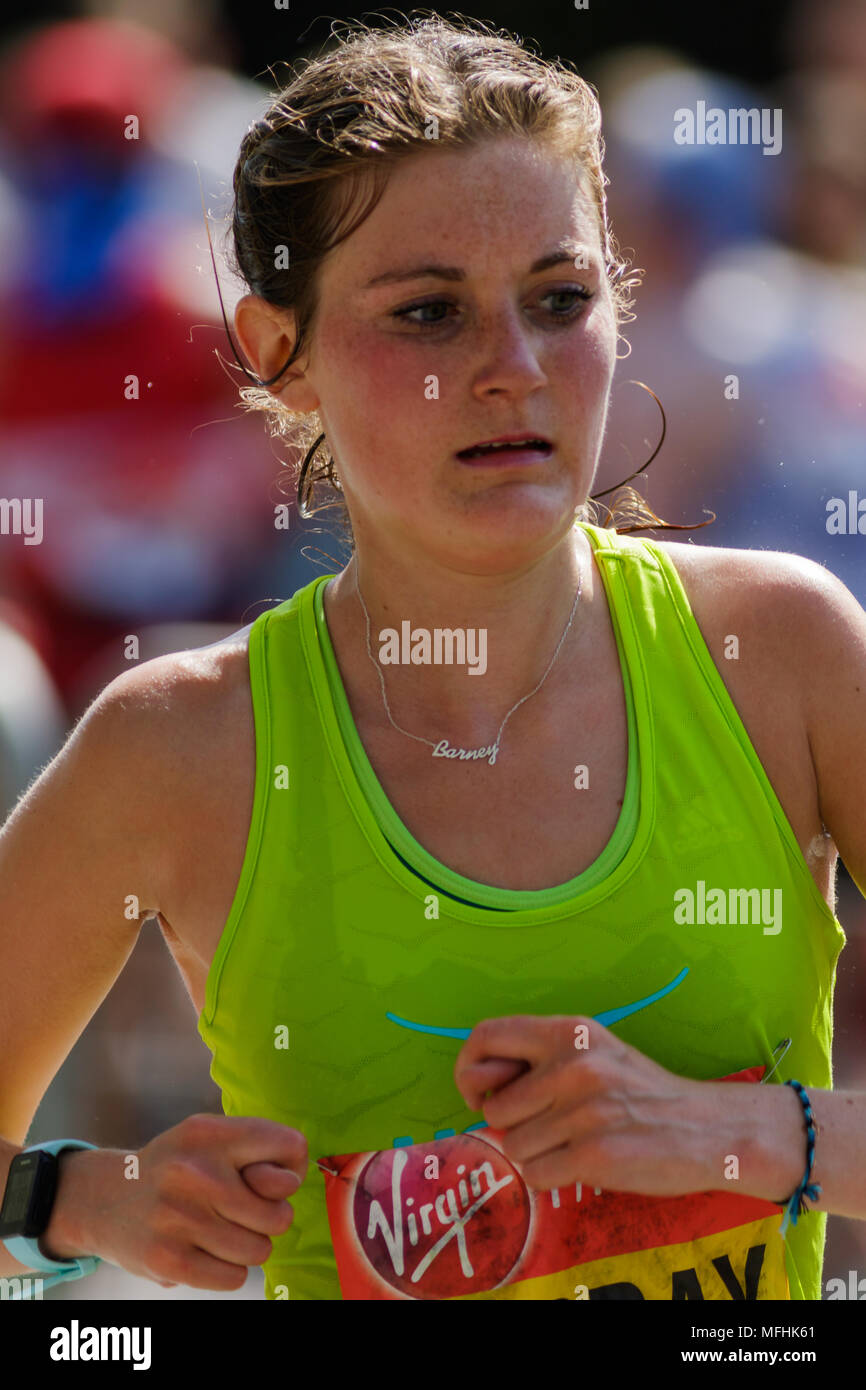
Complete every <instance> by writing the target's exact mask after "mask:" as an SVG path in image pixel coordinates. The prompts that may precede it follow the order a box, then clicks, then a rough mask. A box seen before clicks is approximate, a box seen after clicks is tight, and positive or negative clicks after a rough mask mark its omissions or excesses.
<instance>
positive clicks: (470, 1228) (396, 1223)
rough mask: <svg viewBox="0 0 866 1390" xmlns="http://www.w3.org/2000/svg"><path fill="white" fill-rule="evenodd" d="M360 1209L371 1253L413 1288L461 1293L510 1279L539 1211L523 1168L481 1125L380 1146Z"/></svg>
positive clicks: (392, 1276)
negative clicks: (483, 1135) (405, 1144)
mask: <svg viewBox="0 0 866 1390" xmlns="http://www.w3.org/2000/svg"><path fill="white" fill-rule="evenodd" d="M434 1157H435V1159H436V1160H438V1176H432V1173H434V1172H435V1170H436V1168H437V1164H436V1163H434V1162H433V1161H432V1160H433V1158H434ZM428 1174H430V1176H428ZM352 1210H353V1217H354V1224H355V1234H356V1236H357V1239H358V1243H359V1245H360V1247H361V1250H362V1251H363V1253H364V1255H365V1257H366V1259H367V1260H368V1261H369V1263H370V1264H371V1265H372V1266H373V1268H374V1269H375V1270H376V1272H377V1273H378V1274H379V1275H380V1276H381V1278H383V1279H385V1280H386V1281H387V1282H388V1283H389V1284H391V1285H392V1286H393V1287H394V1288H396V1289H399V1290H400V1291H401V1292H402V1293H404V1294H407V1295H408V1296H409V1297H410V1298H436V1299H439V1298H454V1297H455V1296H459V1295H460V1294H467V1293H478V1292H481V1291H484V1290H488V1289H495V1288H497V1287H498V1286H499V1285H500V1284H504V1283H507V1282H509V1280H510V1278H511V1277H512V1276H513V1274H514V1271H515V1270H516V1268H517V1265H518V1264H519V1262H520V1259H521V1256H522V1254H523V1252H524V1250H525V1249H526V1244H527V1240H528V1237H529V1229H530V1224H531V1220H532V1203H531V1199H530V1194H529V1191H528V1189H527V1187H526V1185H525V1183H524V1181H523V1179H522V1178H521V1176H520V1174H519V1172H518V1171H517V1169H516V1168H515V1167H514V1165H513V1164H511V1163H510V1162H509V1161H508V1159H507V1158H506V1157H505V1155H504V1154H503V1153H501V1152H500V1150H499V1149H497V1148H496V1147H495V1146H494V1145H493V1144H491V1143H488V1142H486V1141H485V1140H484V1139H479V1138H478V1137H477V1136H476V1135H474V1134H473V1135H468V1134H458V1135H455V1136H454V1137H453V1138H450V1139H438V1140H435V1141H434V1142H433V1143H430V1144H415V1145H413V1146H412V1147H411V1148H401V1149H385V1150H383V1151H382V1152H380V1153H376V1154H374V1155H373V1157H372V1158H371V1159H370V1161H369V1163H367V1164H366V1166H365V1167H364V1169H363V1171H362V1172H361V1173H360V1175H359V1177H358V1180H357V1185H356V1188H355V1194H354V1202H353V1208H352Z"/></svg>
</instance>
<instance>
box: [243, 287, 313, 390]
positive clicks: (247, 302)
mask: <svg viewBox="0 0 866 1390" xmlns="http://www.w3.org/2000/svg"><path fill="white" fill-rule="evenodd" d="M296 331H297V330H296V326H295V315H294V313H293V312H292V310H291V309H278V308H276V306H275V305H273V304H269V303H268V302H267V300H265V299H262V298H261V296H260V295H257V294H245V295H244V296H243V297H242V298H241V299H239V300H238V302H237V304H236V306H235V336H236V337H237V339H238V341H239V343H240V345H241V347H242V348H243V351H244V355H245V357H246V358H247V361H248V362H249V364H250V367H251V368H252V370H253V371H254V372H255V373H256V376H258V377H259V378H260V379H261V380H262V381H269V380H270V378H271V377H272V376H274V375H275V373H276V372H278V371H279V370H280V368H281V367H282V366H283V364H284V363H285V362H286V361H287V360H288V358H289V357H290V356H291V354H292V351H293V349H294V346H295V336H296ZM265 389H266V390H267V391H269V392H270V393H271V395H272V396H276V397H277V399H278V400H280V401H282V402H283V404H284V405H285V406H287V407H288V408H289V410H297V411H299V412H303V413H306V412H308V411H311V410H316V409H317V408H318V405H319V398H318V396H317V395H316V393H315V391H314V390H313V387H312V385H311V383H310V382H309V381H308V380H307V377H306V375H305V373H304V371H303V369H302V368H301V367H299V366H298V365H297V363H293V364H292V366H291V367H289V369H288V371H286V372H284V373H283V375H282V376H281V377H280V378H279V380H278V381H276V382H274V384H273V386H268V387H266V388H265Z"/></svg>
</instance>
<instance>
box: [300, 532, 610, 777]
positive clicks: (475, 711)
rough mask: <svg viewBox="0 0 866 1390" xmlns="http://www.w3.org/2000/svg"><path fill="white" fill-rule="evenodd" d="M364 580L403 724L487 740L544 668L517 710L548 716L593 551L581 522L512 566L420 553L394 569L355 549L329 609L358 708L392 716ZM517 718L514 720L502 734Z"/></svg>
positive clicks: (574, 644) (572, 644)
mask: <svg viewBox="0 0 866 1390" xmlns="http://www.w3.org/2000/svg"><path fill="white" fill-rule="evenodd" d="M579 584H580V586H581V593H580V598H579V600H578V602H577V607H576V609H574V613H573V617H571V615H572V609H573V607H574V602H575V597H576V594H577V590H578V585H579ZM356 585H357V589H358V590H359V591H360V595H361V598H362V599H363V605H364V606H366V609H367V613H368V614H369V645H370V652H372V655H373V658H374V660H375V662H376V664H377V665H378V667H379V670H380V671H381V673H382V676H383V678H384V683H385V690H386V694H387V699H388V704H389V706H390V709H391V713H392V715H393V717H394V720H395V721H396V723H397V724H398V725H400V727H401V728H402V729H405V730H409V731H410V732H411V733H413V734H417V735H419V736H420V737H422V738H427V739H431V740H437V739H440V738H447V739H448V741H449V743H450V744H452V745H455V746H457V745H462V746H464V747H467V748H469V747H479V746H481V745H485V744H492V743H493V742H494V740H495V739H496V735H497V731H498V729H499V726H500V724H501V722H502V720H503V719H504V718H505V716H506V714H508V712H509V710H510V709H511V707H512V705H514V704H515V703H516V702H517V701H522V700H523V697H524V696H526V695H529V694H530V692H531V691H533V690H534V689H535V687H536V686H537V685H538V683H539V681H542V678H544V679H543V684H542V685H541V687H540V688H539V689H538V691H537V693H536V694H535V695H533V697H532V699H531V700H527V701H526V702H525V704H521V706H520V709H519V710H518V711H515V714H514V719H515V720H518V719H521V722H522V723H523V725H524V727H526V716H525V715H524V711H526V715H529V717H530V720H531V721H534V720H537V719H538V718H539V717H540V716H541V715H542V714H543V710H544V706H545V703H546V702H547V701H548V700H549V699H550V697H551V696H552V695H555V693H556V690H557V687H558V685H560V683H561V680H562V678H563V677H566V676H567V673H568V667H569V664H570V663H571V662H572V661H573V658H574V655H575V653H576V651H577V649H578V647H579V646H580V645H581V637H582V635H583V634H584V633H585V631H586V630H587V628H588V625H589V624H588V617H589V612H590V609H591V605H592V589H593V585H592V561H591V551H590V546H589V542H588V541H587V540H586V538H585V537H584V536H583V534H582V533H581V532H577V531H572V532H570V533H569V535H568V536H567V537H566V538H565V540H564V541H563V543H562V544H560V545H559V546H557V547H556V549H555V550H552V551H551V552H549V554H547V555H545V556H544V557H542V559H541V560H539V561H538V562H537V563H536V564H534V565H533V566H532V567H531V568H528V569H525V570H523V571H521V572H520V573H519V574H518V573H510V574H505V575H503V574H495V575H472V574H458V573H454V572H453V571H447V572H446V571H441V570H437V569H435V568H433V569H431V568H429V567H428V566H426V565H425V568H424V570H423V572H420V571H419V568H418V566H417V565H415V566H410V565H409V564H406V565H403V566H400V565H396V566H395V565H393V564H392V565H389V567H388V568H387V570H386V569H385V568H384V567H383V566H381V565H378V566H377V565H374V564H371V563H369V562H367V561H366V559H365V557H364V556H363V555H360V556H359V555H357V554H356V555H355V556H354V557H353V559H352V561H351V562H350V563H349V565H348V566H347V567H346V569H345V570H344V571H343V572H342V573H341V574H340V575H339V576H338V577H337V578H336V579H334V580H332V581H331V582H330V583H329V584H328V585H326V586H325V616H326V618H327V622H328V630H329V633H330V635H331V640H332V643H333V645H334V649H335V652H336V654H337V658H338V663H339V665H340V670H341V674H342V676H343V680H344V684H345V685H346V687H347V693H348V694H349V697H350V703H351V704H352V706H353V711H354V712H355V713H356V714H357V713H359V712H361V711H364V712H367V713H369V715H370V717H372V718H374V719H375V720H376V722H377V723H378V722H382V723H385V724H388V725H389V727H390V721H389V720H388V716H387V713H386V711H385V708H384V703H383V700H382V687H381V683H380V681H379V678H378V676H377V674H376V670H375V669H374V665H373V662H371V660H370V656H369V654H368V650H367V620H366V617H365V614H364V606H362V603H361V601H360V600H359V596H358V592H357V591H356ZM570 618H571V625H570V627H568V624H569V619H570ZM566 629H567V630H566ZM561 639H563V640H562V645H561V646H560V647H559V652H558V655H557V656H556V659H555V661H554V662H553V665H552V666H551V667H550V670H549V672H548V667H549V666H550V662H551V659H552V658H553V656H554V653H555V652H556V650H557V647H558V645H559V643H560V640H561ZM449 656H450V657H451V661H450V662H449V659H448V658H449ZM545 672H548V674H547V675H546V676H545ZM510 728H511V721H509V725H508V727H507V728H506V730H505V732H504V734H503V743H505V742H506V741H507V739H508V735H509V729H510ZM394 737H395V738H401V737H403V736H402V735H401V734H399V733H397V732H395V733H394ZM407 743H408V740H407ZM417 746H418V747H421V746H422V745H417ZM430 751H431V753H432V749H431V750H430Z"/></svg>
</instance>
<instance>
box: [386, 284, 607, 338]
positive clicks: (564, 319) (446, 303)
mask: <svg viewBox="0 0 866 1390" xmlns="http://www.w3.org/2000/svg"><path fill="white" fill-rule="evenodd" d="M563 295H565V296H566V297H568V296H571V297H572V298H573V299H577V300H578V301H579V302H578V303H577V304H576V305H574V306H573V307H572V308H571V309H569V310H568V311H567V312H565V313H557V312H556V311H553V314H552V317H553V319H554V321H559V322H560V323H570V322H571V320H572V319H575V318H577V316H578V314H579V313H580V312H581V308H582V305H583V304H584V303H586V302H588V301H589V300H590V299H594V298H595V292H594V291H593V290H587V289H584V288H583V287H578V286H575V285H569V286H567V287H563V288H562V289H559V290H548V291H547V293H546V294H544V295H542V300H544V299H553V298H555V297H561V296H563ZM453 307H454V305H453V304H452V303H451V301H450V300H448V299H426V300H422V301H421V302H420V303H418V304H409V305H407V307H406V308H405V309H395V311H394V312H393V313H392V314H391V318H392V319H405V320H406V322H407V323H412V324H414V326H415V327H416V328H420V329H422V330H424V329H431V328H438V327H439V326H440V324H443V323H445V322H446V321H447V320H446V318H444V317H441V318H436V319H434V320H433V321H432V322H431V321H429V320H428V321H427V322H424V321H423V320H419V319H410V318H409V315H410V314H417V313H420V312H422V311H423V310H424V309H441V308H445V309H449V308H453Z"/></svg>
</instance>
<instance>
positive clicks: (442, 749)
mask: <svg viewBox="0 0 866 1390" xmlns="http://www.w3.org/2000/svg"><path fill="white" fill-rule="evenodd" d="M582 588H583V574H582V573H581V574H580V575H579V577H578V581H577V593H576V594H575V596H574V603H573V604H572V606H571V616H570V617H569V619H568V622H567V623H566V625H565V631H564V632H563V634H562V636H561V637H560V639H559V642H558V643H557V647H556V651H555V652H554V653H553V656H552V657H551V658H550V665H549V666H548V668H547V670H546V671H545V673H544V675H543V676H542V677H541V680H540V681H539V682H538V685H537V686H536V687H535V689H534V690H530V692H529V694H528V695H524V696H523V698H522V699H521V700H518V701H517V704H515V705H512V706H511V709H510V710H509V711H508V713H507V714H506V716H505V718H504V719H503V721H502V723H501V724H500V726H499V733H498V734H497V735H496V742H495V743H491V744H490V745H489V746H488V747H485V748H452V747H451V746H450V744H449V743H448V740H447V739H445V738H442V739H439V741H438V743H436V742H434V741H433V739H431V738H421V736H420V735H419V734H410V733H409V730H408V729H401V727H400V725H399V724H398V723H397V722H396V721H395V719H394V716H393V715H392V713H391V709H390V706H389V705H388V696H387V695H386V694H385V677H384V676H383V675H382V667H381V666H380V665H379V662H378V661H377V660H376V658H375V657H374V655H373V652H372V649H371V647H370V614H369V613H368V612H367V605H366V603H365V602H364V599H363V596H362V594H361V589H360V586H359V584H358V565H357V560H356V562H355V590H356V592H357V595H358V598H359V599H360V600H361V607H362V608H363V610H364V617H365V618H366V620H367V655H368V656H369V658H370V660H371V661H372V663H373V665H374V666H375V668H376V673H377V675H378V677H379V684H380V685H381V687H382V699H383V701H384V704H385V713H386V714H387V716H388V718H389V719H390V721H391V723H392V724H393V725H394V728H395V729H396V730H397V732H398V733H401V734H405V735H406V737H407V738H414V739H415V740H416V742H418V743H426V744H428V746H429V747H430V748H432V749H433V757H434V758H459V759H460V760H461V761H465V762H473V761H477V760H478V759H481V760H482V761H486V762H488V763H489V764H490V766H491V767H492V766H493V765H494V763H495V762H496V758H497V756H498V753H499V746H500V740H501V738H502V731H503V729H504V728H505V725H506V724H507V723H508V721H509V719H510V718H511V716H512V714H513V713H514V711H515V710H516V709H519V708H520V706H521V705H522V704H524V702H525V701H526V700H529V699H531V697H532V696H533V695H536V694H537V693H538V691H539V690H540V689H541V687H542V686H543V685H544V682H545V681H546V680H547V677H548V676H549V675H550V672H551V668H552V666H553V663H554V662H555V660H556V658H557V657H558V656H559V652H560V648H561V647H562V644H563V642H564V641H565V639H566V637H567V636H568V632H569V628H570V627H571V624H572V623H573V621H574V615H575V612H576V611H577V603H578V599H579V598H580V591H581V589H582Z"/></svg>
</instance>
